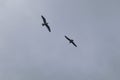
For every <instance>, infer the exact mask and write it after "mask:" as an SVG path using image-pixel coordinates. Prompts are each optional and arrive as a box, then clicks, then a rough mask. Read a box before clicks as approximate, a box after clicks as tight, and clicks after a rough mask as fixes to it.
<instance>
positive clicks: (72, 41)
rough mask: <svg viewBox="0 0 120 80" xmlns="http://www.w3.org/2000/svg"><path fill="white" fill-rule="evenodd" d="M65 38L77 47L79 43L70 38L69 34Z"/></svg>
mask: <svg viewBox="0 0 120 80" xmlns="http://www.w3.org/2000/svg"><path fill="white" fill-rule="evenodd" d="M65 38H66V39H67V40H68V41H69V43H72V44H73V45H74V46H75V47H77V45H76V44H75V43H74V40H72V39H70V38H68V37H67V36H65Z"/></svg>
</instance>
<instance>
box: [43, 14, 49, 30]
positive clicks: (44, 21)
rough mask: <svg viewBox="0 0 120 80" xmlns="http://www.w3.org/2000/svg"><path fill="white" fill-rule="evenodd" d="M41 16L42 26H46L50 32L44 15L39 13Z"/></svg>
mask: <svg viewBox="0 0 120 80" xmlns="http://www.w3.org/2000/svg"><path fill="white" fill-rule="evenodd" d="M41 17H42V19H43V23H42V26H46V27H47V29H48V31H49V32H51V29H50V27H49V25H48V23H47V21H46V19H45V17H43V16H42V15H41Z"/></svg>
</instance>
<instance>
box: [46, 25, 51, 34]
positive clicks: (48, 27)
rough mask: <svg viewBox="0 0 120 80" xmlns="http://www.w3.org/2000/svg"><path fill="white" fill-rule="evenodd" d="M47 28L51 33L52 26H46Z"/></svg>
mask: <svg viewBox="0 0 120 80" xmlns="http://www.w3.org/2000/svg"><path fill="white" fill-rule="evenodd" d="M46 27H47V29H48V31H49V32H51V29H50V26H49V25H48V24H46Z"/></svg>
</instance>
